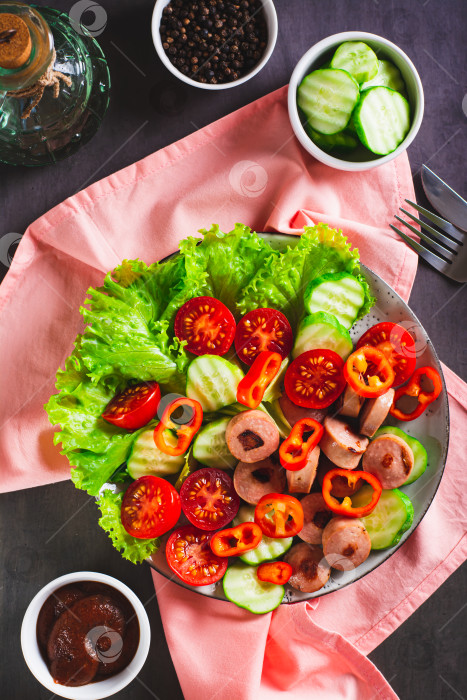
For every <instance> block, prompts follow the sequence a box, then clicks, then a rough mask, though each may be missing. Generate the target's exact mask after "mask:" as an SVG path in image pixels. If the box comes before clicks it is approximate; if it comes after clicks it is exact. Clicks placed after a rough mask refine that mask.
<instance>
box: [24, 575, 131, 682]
mask: <svg viewBox="0 0 467 700" xmlns="http://www.w3.org/2000/svg"><path fill="white" fill-rule="evenodd" d="M36 633H37V642H38V644H39V648H40V651H41V654H42V656H43V658H44V661H45V662H46V664H47V667H48V669H49V671H50V673H51V675H52V677H53V679H54V681H55V682H56V683H60V684H61V685H67V686H80V685H86V684H87V683H93V682H95V681H100V680H103V679H104V678H108V677H109V676H113V675H115V674H116V673H118V672H119V671H121V670H122V669H123V668H125V667H126V666H128V664H129V663H130V661H131V660H132V659H133V657H134V655H135V653H136V650H137V648H138V643H139V624H138V618H137V616H136V613H135V610H134V608H133V606H132V605H131V603H130V602H129V600H128V599H127V598H126V597H125V596H124V595H122V594H121V593H120V592H119V591H117V590H116V589H115V588H113V587H112V586H108V585H107V584H104V583H98V582H96V581H78V582H76V583H71V584H69V585H67V586H62V588H59V589H57V590H56V591H54V592H53V593H52V595H51V596H49V598H47V600H46V601H45V603H44V605H43V606H42V608H41V610H40V612H39V616H38V619H37V629H36Z"/></svg>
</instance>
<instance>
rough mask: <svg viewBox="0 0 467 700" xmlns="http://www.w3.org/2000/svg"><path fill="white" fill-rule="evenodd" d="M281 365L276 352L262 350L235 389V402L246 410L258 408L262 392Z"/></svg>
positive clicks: (280, 359)
mask: <svg viewBox="0 0 467 700" xmlns="http://www.w3.org/2000/svg"><path fill="white" fill-rule="evenodd" d="M281 364H282V356H281V355H279V353H278V352H271V351H270V350H264V351H263V352H260V353H259V355H258V356H257V357H256V359H255V361H254V362H253V364H252V365H251V367H250V369H249V370H248V372H247V374H246V375H245V376H244V377H243V379H241V380H240V383H239V385H238V387H237V401H238V402H239V403H241V404H243V405H244V406H248V408H258V406H259V405H260V403H261V401H262V400H263V396H264V392H265V391H266V389H267V388H268V386H269V385H270V383H271V382H272V380H273V379H274V377H276V376H277V373H278V372H279V370H280V367H281Z"/></svg>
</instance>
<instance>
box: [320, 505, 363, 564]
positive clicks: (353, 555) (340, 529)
mask: <svg viewBox="0 0 467 700" xmlns="http://www.w3.org/2000/svg"><path fill="white" fill-rule="evenodd" d="M370 550H371V540H370V536H369V534H368V532H367V531H366V530H365V526H364V524H363V523H362V521H361V520H359V519H358V518H346V517H344V516H338V517H336V518H333V519H332V520H330V521H329V522H328V524H327V525H326V527H325V528H324V530H323V552H324V556H325V557H326V559H327V561H328V562H329V564H330V566H332V568H333V569H337V570H338V571H350V570H352V569H355V568H356V567H357V566H360V564H362V563H363V562H364V561H365V559H367V558H368V555H369V553H370Z"/></svg>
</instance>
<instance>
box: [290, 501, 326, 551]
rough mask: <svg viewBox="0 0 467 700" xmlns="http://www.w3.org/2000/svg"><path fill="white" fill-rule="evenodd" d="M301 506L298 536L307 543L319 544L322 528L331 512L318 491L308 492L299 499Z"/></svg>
mask: <svg viewBox="0 0 467 700" xmlns="http://www.w3.org/2000/svg"><path fill="white" fill-rule="evenodd" d="M300 503H301V505H302V508H303V516H304V519H303V528H302V529H301V530H300V532H299V533H298V536H299V537H300V539H301V540H303V541H304V542H308V543H309V544H321V540H322V537H323V530H324V528H325V527H326V525H327V524H328V522H329V521H330V520H331V518H332V516H333V512H332V511H331V510H329V508H328V507H327V505H326V502H325V500H324V498H323V496H322V494H320V493H310V495H309V496H305V498H302V500H301V501H300Z"/></svg>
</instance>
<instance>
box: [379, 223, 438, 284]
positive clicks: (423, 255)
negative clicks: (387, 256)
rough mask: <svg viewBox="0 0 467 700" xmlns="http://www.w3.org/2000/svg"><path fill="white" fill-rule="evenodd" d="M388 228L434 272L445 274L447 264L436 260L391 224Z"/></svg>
mask: <svg viewBox="0 0 467 700" xmlns="http://www.w3.org/2000/svg"><path fill="white" fill-rule="evenodd" d="M389 226H390V227H391V228H392V230H393V231H395V232H396V233H397V235H398V236H400V237H401V238H402V239H403V240H404V241H405V242H406V243H407V245H408V246H409V247H410V248H412V250H414V251H415V252H416V253H417V254H418V255H419V256H420V257H421V258H423V259H424V260H425V261H426V262H427V263H428V264H429V265H431V266H432V267H434V268H435V270H438V272H443V273H446V268H447V267H448V266H449V263H447V262H446V261H445V260H441V258H438V256H437V255H435V254H434V253H432V252H431V251H429V250H427V249H426V248H424V247H423V246H421V245H420V243H417V241H413V240H412V239H411V238H409V236H407V234H405V233H402V231H399V229H398V228H396V227H395V226H393V225H392V224H389ZM416 233H417V235H418V231H416Z"/></svg>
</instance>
